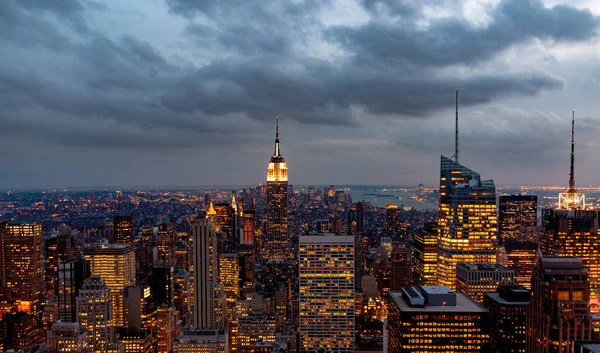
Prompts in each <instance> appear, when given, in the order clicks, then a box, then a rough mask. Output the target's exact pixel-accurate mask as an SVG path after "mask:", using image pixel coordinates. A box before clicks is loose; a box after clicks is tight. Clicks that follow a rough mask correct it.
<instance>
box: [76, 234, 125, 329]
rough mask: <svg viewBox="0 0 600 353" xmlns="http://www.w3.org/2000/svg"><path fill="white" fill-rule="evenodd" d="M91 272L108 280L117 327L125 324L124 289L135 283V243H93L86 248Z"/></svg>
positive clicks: (107, 284) (114, 320)
mask: <svg viewBox="0 0 600 353" xmlns="http://www.w3.org/2000/svg"><path fill="white" fill-rule="evenodd" d="M84 256H85V259H86V260H88V261H89V263H90V272H91V273H92V274H93V275H98V276H100V278H102V279H103V280H104V281H105V282H106V286H108V288H110V292H111V294H112V298H113V300H112V308H113V314H112V319H113V322H114V326H115V327H123V326H124V325H125V318H124V310H123V290H124V289H125V287H127V286H131V285H133V284H134V283H135V245H133V244H106V243H102V244H92V245H89V246H87V247H86V248H85V250H84Z"/></svg>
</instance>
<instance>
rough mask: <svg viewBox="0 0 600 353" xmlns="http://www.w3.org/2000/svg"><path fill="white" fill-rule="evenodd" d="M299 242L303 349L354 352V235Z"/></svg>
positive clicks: (311, 237)
mask: <svg viewBox="0 0 600 353" xmlns="http://www.w3.org/2000/svg"><path fill="white" fill-rule="evenodd" d="M299 242H300V252H299V267H300V278H299V281H300V298H299V299H300V327H299V330H300V352H301V353H304V352H306V353H308V352H311V353H312V352H315V351H317V349H324V350H326V351H327V352H331V353H342V352H354V324H355V322H354V289H355V288H354V286H355V284H354V236H352V235H334V234H325V235H301V236H300V239H299Z"/></svg>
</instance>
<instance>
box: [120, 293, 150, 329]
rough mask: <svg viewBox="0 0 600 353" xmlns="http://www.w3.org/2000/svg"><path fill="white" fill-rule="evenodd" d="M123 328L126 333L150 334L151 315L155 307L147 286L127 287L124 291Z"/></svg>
mask: <svg viewBox="0 0 600 353" xmlns="http://www.w3.org/2000/svg"><path fill="white" fill-rule="evenodd" d="M124 309H125V326H126V327H127V330H128V332H134V331H147V332H152V331H151V330H152V315H153V314H154V309H155V305H154V304H153V303H152V296H151V291H150V287H149V286H148V285H139V286H128V287H125V289H124Z"/></svg>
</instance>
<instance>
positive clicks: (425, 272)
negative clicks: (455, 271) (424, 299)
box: [412, 223, 438, 286]
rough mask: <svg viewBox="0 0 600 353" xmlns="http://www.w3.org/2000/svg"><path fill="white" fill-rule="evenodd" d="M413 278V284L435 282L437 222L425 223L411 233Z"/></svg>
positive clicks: (431, 283) (432, 284)
mask: <svg viewBox="0 0 600 353" xmlns="http://www.w3.org/2000/svg"><path fill="white" fill-rule="evenodd" d="M412 257H413V267H412V270H413V278H414V282H415V284H418V285H422V286H435V285H436V284H437V273H436V268H437V261H438V230H437V223H425V225H424V226H423V229H419V230H417V231H416V232H415V233H414V234H413V248H412Z"/></svg>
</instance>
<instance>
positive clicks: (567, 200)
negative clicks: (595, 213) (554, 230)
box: [558, 110, 585, 210]
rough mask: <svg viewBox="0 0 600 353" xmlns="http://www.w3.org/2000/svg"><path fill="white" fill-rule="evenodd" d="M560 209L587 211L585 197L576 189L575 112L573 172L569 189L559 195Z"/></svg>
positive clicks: (572, 126) (572, 138)
mask: <svg viewBox="0 0 600 353" xmlns="http://www.w3.org/2000/svg"><path fill="white" fill-rule="evenodd" d="M558 208H559V209H566V210H582V209H585V195H584V194H582V193H579V192H577V189H575V110H573V115H572V117H571V172H570V173H569V188H568V189H567V190H566V191H565V192H562V193H560V194H559V195H558Z"/></svg>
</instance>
